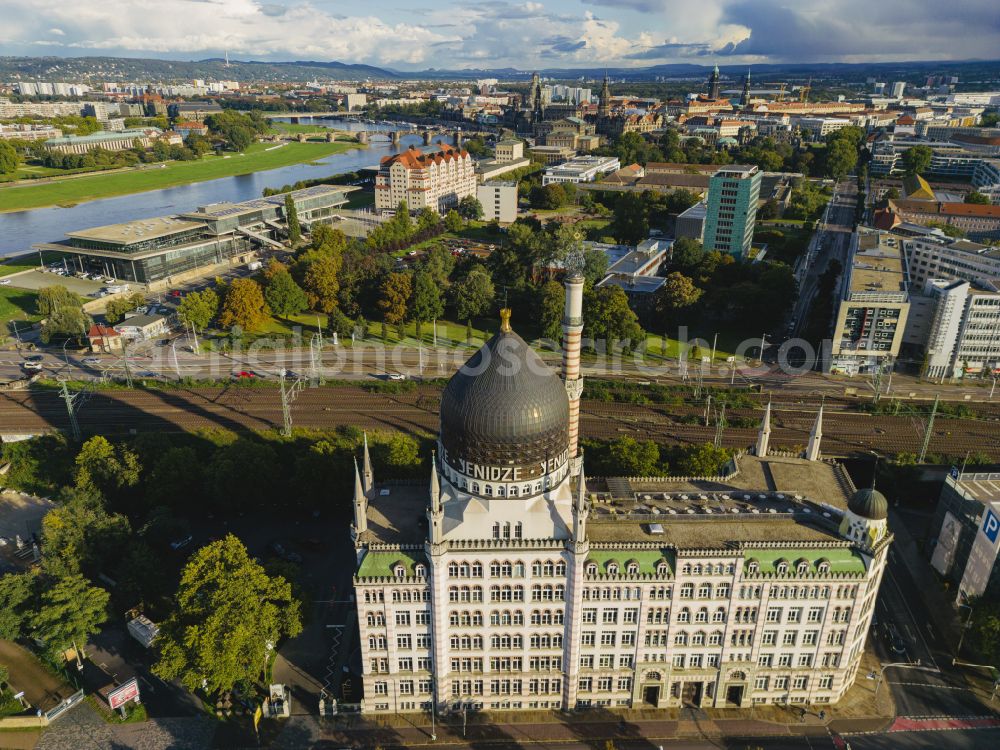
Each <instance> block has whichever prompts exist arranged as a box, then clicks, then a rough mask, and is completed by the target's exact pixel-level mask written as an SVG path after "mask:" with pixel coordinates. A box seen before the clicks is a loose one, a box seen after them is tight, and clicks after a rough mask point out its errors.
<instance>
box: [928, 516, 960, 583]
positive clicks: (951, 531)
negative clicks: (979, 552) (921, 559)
mask: <svg viewBox="0 0 1000 750" xmlns="http://www.w3.org/2000/svg"><path fill="white" fill-rule="evenodd" d="M961 533H962V527H961V525H960V524H959V522H958V520H957V519H956V518H955V516H953V515H952V513H951V511H950V510H949V511H946V512H945V514H944V521H942V522H941V528H940V530H939V531H938V539H937V545H936V546H935V547H934V554H933V555H931V565H932V566H933V568H934V570H936V571H937V572H938V573H940V574H941V575H943V576H946V575H948V573H949V572H950V571H951V566H952V563H954V562H955V549H956V548H957V547H958V538H959V536H960V535H961Z"/></svg>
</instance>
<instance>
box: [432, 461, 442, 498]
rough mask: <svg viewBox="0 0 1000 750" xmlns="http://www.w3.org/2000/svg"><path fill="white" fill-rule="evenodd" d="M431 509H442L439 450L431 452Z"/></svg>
mask: <svg viewBox="0 0 1000 750" xmlns="http://www.w3.org/2000/svg"><path fill="white" fill-rule="evenodd" d="M431 510H432V511H434V512H435V513H436V512H438V511H440V510H441V482H440V481H439V480H438V471H437V452H436V451H435V452H433V453H431Z"/></svg>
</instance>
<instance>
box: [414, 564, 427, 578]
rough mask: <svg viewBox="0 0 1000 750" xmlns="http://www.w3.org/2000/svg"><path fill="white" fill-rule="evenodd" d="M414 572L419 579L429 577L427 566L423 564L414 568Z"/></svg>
mask: <svg viewBox="0 0 1000 750" xmlns="http://www.w3.org/2000/svg"><path fill="white" fill-rule="evenodd" d="M413 572H414V573H416V574H417V578H426V577H427V566H426V565H424V564H423V563H417V564H416V565H414V566H413Z"/></svg>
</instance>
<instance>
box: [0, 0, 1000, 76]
mask: <svg viewBox="0 0 1000 750" xmlns="http://www.w3.org/2000/svg"><path fill="white" fill-rule="evenodd" d="M226 51H228V53H229V55H230V57H231V58H233V59H242V60H249V59H254V60H339V61H341V62H348V63H367V64H372V65H379V66H385V67H389V68H395V69H397V70H420V69H425V68H501V67H516V68H519V69H522V70H526V69H530V68H536V67H541V68H555V67H566V68H572V67H593V66H605V65H607V66H614V67H639V66H646V65H655V64H659V63H677V62H690V63H699V64H706V63H711V62H719V63H727V64H736V63H740V64H742V63H755V62H756V63H762V62H879V61H893V60H952V59H962V60H967V59H975V58H981V59H995V58H996V57H998V52H1000V11H998V4H997V0H950V1H949V2H948V3H946V4H942V3H932V2H929V1H928V0H544V2H534V1H531V0H527V1H526V2H511V1H509V0H494V1H491V2H484V1H483V0H465V1H464V2H456V0H437V2H434V3H429V2H428V3H426V4H424V3H423V0H409V1H404V0H367V1H366V2H356V1H355V2H350V1H349V0H73V1H72V2H67V0H0V55H59V56H64V57H73V56H82V55H111V56H123V57H158V58H170V59H179V60H196V59H202V58H205V57H215V56H222V55H223V53H224V52H226Z"/></svg>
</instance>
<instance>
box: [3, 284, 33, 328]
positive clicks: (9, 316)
mask: <svg viewBox="0 0 1000 750" xmlns="http://www.w3.org/2000/svg"><path fill="white" fill-rule="evenodd" d="M37 300H38V293H37V292H32V291H28V290H27V289H12V288H11V287H9V286H0V324H2V325H3V326H4V327H5V328H9V323H10V321H12V320H16V321H18V322H21V321H25V322H31V323H34V322H35V321H37V320H39V319H40V318H41V316H40V315H39V314H38V313H37V312H36V310H37V309H38V308H37V305H36V303H37Z"/></svg>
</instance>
